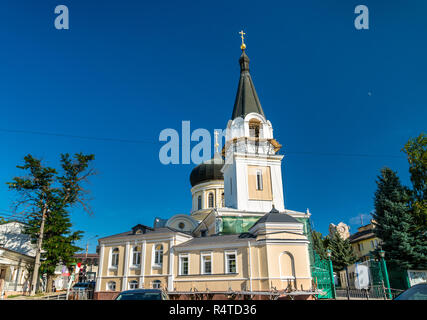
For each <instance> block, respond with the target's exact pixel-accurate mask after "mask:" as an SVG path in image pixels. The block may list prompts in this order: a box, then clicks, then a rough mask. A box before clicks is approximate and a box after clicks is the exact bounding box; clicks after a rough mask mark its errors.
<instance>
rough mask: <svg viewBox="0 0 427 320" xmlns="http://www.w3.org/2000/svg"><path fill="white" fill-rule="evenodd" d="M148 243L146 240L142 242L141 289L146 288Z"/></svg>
mask: <svg viewBox="0 0 427 320" xmlns="http://www.w3.org/2000/svg"><path fill="white" fill-rule="evenodd" d="M146 247H147V245H146V241H145V240H144V241H143V242H142V248H141V255H142V257H141V274H140V276H139V288H140V289H143V288H144V276H145V254H146Z"/></svg>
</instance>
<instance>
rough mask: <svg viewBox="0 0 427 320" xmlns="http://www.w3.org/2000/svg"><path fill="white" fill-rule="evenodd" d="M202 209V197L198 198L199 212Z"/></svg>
mask: <svg viewBox="0 0 427 320" xmlns="http://www.w3.org/2000/svg"><path fill="white" fill-rule="evenodd" d="M200 209H202V196H198V197H197V210H200Z"/></svg>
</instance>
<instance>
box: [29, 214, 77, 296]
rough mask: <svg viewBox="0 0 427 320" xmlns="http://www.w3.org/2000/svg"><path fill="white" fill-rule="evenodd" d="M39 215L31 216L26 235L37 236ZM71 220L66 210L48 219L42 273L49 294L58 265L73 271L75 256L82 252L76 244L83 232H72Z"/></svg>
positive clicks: (43, 246) (48, 216)
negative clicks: (45, 279)
mask: <svg viewBox="0 0 427 320" xmlns="http://www.w3.org/2000/svg"><path fill="white" fill-rule="evenodd" d="M40 223H41V221H40V217H39V214H31V215H30V217H29V220H28V226H27V227H26V228H25V233H27V234H29V235H30V236H32V238H33V239H34V240H35V237H34V235H37V234H38V232H39V230H40ZM71 227H72V224H71V219H70V217H69V214H68V212H67V211H66V210H64V209H61V208H57V209H56V210H55V209H53V210H51V211H50V212H49V214H48V215H47V217H46V227H45V229H44V237H43V244H42V248H43V253H42V254H41V257H42V259H41V260H42V261H41V265H40V273H41V274H46V276H47V292H51V291H52V284H53V276H54V273H55V269H56V267H57V266H58V265H60V264H63V265H65V266H67V268H68V269H69V270H70V269H71V263H73V262H75V261H74V258H73V255H74V254H75V253H76V252H78V251H80V250H82V248H79V247H77V246H75V245H74V243H75V242H76V241H78V240H80V239H81V238H82V234H83V232H82V231H75V232H72V231H71V229H70V228H71Z"/></svg>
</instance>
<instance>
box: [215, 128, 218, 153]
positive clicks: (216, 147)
mask: <svg viewBox="0 0 427 320" xmlns="http://www.w3.org/2000/svg"><path fill="white" fill-rule="evenodd" d="M218 134H219V133H218V131H216V130H215V132H214V135H215V150H216V151H215V152H219V150H218V147H219V143H218Z"/></svg>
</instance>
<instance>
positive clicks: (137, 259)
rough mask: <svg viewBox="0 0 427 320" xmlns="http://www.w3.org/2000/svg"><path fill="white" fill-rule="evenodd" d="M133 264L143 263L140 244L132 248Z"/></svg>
mask: <svg viewBox="0 0 427 320" xmlns="http://www.w3.org/2000/svg"><path fill="white" fill-rule="evenodd" d="M132 253H133V254H132V265H134V266H139V265H140V264H141V250H140V248H139V247H138V246H135V247H133V249H132Z"/></svg>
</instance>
